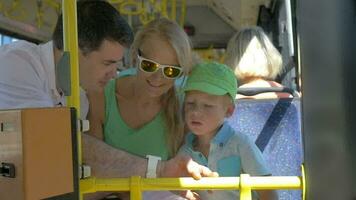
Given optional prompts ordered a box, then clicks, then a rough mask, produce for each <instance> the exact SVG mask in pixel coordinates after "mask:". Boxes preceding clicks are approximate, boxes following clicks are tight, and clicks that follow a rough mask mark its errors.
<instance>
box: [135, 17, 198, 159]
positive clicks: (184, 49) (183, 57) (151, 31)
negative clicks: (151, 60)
mask: <svg viewBox="0 0 356 200" xmlns="http://www.w3.org/2000/svg"><path fill="white" fill-rule="evenodd" d="M151 35H158V36H159V37H160V38H161V39H162V40H165V41H167V42H168V43H169V44H170V45H171V46H172V47H173V49H174V50H175V52H176V55H177V58H178V62H179V65H180V66H181V67H182V69H183V75H188V74H189V72H190V71H191V69H192V58H191V55H192V52H191V42H190V40H189V37H188V35H187V34H186V33H185V32H184V30H183V29H182V28H181V27H180V26H179V25H178V24H177V23H176V22H174V21H171V20H169V19H167V18H159V19H156V20H153V21H152V22H150V23H148V24H147V25H146V26H144V27H143V28H142V29H141V30H139V31H138V32H137V34H136V36H135V39H134V42H133V44H132V46H131V49H130V57H131V64H132V66H137V65H136V60H137V54H138V50H139V47H140V45H142V44H143V42H144V41H145V40H146V39H149V38H150V36H151ZM161 101H162V105H163V111H164V112H163V113H164V119H165V122H166V128H167V131H168V134H167V145H168V147H169V149H170V154H171V156H173V155H175V154H176V153H177V151H178V149H179V147H180V146H181V144H182V142H183V139H184V122H183V120H182V112H181V111H182V110H181V108H180V106H181V104H180V103H179V100H178V96H177V93H176V88H175V87H174V86H173V87H172V88H171V89H169V90H168V92H167V93H165V94H164V95H163V96H162V98H161Z"/></svg>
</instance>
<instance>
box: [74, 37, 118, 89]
mask: <svg viewBox="0 0 356 200" xmlns="http://www.w3.org/2000/svg"><path fill="white" fill-rule="evenodd" d="M124 50H125V47H123V46H122V45H121V44H120V43H118V42H114V41H110V40H104V41H103V43H102V44H101V46H100V48H99V49H98V50H96V51H92V52H90V53H87V54H85V55H84V54H83V53H82V52H80V53H79V74H80V85H81V87H82V88H83V89H84V90H93V91H99V90H102V89H103V88H104V87H105V85H106V84H107V82H108V81H109V80H110V79H112V78H114V77H115V76H116V71H117V66H118V63H119V62H121V60H122V57H123V55H124Z"/></svg>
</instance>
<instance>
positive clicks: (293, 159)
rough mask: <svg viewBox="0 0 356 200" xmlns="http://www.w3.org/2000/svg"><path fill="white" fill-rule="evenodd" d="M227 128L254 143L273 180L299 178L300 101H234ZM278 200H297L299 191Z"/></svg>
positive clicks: (286, 192) (284, 192)
mask: <svg viewBox="0 0 356 200" xmlns="http://www.w3.org/2000/svg"><path fill="white" fill-rule="evenodd" d="M228 122H229V124H230V125H231V126H232V127H233V128H234V129H235V130H236V131H238V132H240V133H243V134H246V135H248V136H249V137H250V139H252V141H255V143H256V145H257V146H258V147H259V148H260V150H261V151H262V153H263V156H264V159H265V160H266V163H267V165H268V167H269V169H270V170H271V171H272V174H273V175H275V176H300V175H301V164H302V162H303V146H302V135H301V113H300V99H299V98H283V99H240V100H237V103H236V108H235V111H234V114H233V116H231V117H230V118H229V119H228ZM278 194H279V199H280V200H299V199H301V191H298V190H280V191H278Z"/></svg>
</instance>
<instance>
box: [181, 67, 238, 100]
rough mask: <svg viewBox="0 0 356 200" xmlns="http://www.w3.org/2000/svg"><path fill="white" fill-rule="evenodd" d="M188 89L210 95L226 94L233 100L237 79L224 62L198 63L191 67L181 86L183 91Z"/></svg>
mask: <svg viewBox="0 0 356 200" xmlns="http://www.w3.org/2000/svg"><path fill="white" fill-rule="evenodd" d="M190 90H198V91H201V92H205V93H208V94H212V95H225V94H228V95H229V96H230V97H231V99H232V100H233V101H234V100H235V96H236V93H237V80H236V77H235V74H234V72H233V71H232V70H231V69H230V68H229V67H228V66H226V65H224V64H220V63H217V62H204V63H199V64H197V65H195V66H194V67H193V69H192V71H191V73H190V75H189V76H188V80H187V82H186V84H185V86H184V88H183V91H184V92H186V91H190Z"/></svg>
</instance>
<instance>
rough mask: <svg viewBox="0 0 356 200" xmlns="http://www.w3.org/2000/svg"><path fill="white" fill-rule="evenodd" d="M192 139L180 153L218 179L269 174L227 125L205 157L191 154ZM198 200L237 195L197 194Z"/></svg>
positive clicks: (247, 142)
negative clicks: (190, 158) (215, 172)
mask: <svg viewBox="0 0 356 200" xmlns="http://www.w3.org/2000/svg"><path fill="white" fill-rule="evenodd" d="M195 138H196V136H195V135H194V134H193V133H189V134H188V135H187V136H186V139H185V144H184V145H183V146H182V147H181V149H180V151H183V152H185V153H188V154H189V155H190V156H191V157H192V158H193V160H194V161H196V162H198V163H199V164H201V165H204V166H207V167H209V168H210V169H211V170H213V171H217V172H218V173H219V176H220V177H226V176H228V177H236V176H240V174H241V173H248V174H250V175H251V176H260V175H268V174H270V172H269V170H268V169H267V168H266V164H265V162H264V160H263V158H262V154H261V152H260V151H259V149H258V148H257V146H256V145H255V144H254V143H253V142H252V141H251V140H250V139H249V138H248V137H247V136H246V135H243V134H240V133H237V132H236V131H235V130H234V129H233V128H232V127H231V126H230V125H228V123H227V122H224V123H223V125H222V127H221V128H220V129H219V131H218V132H217V133H216V135H215V136H214V138H213V139H212V140H211V142H210V150H209V156H208V158H206V157H205V156H204V155H203V154H202V153H201V152H199V151H195V150H194V148H193V141H194V139H195ZM199 194H200V195H201V196H202V197H203V198H202V199H237V197H238V192H237V191H214V192H213V193H212V194H209V193H207V192H206V191H199Z"/></svg>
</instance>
